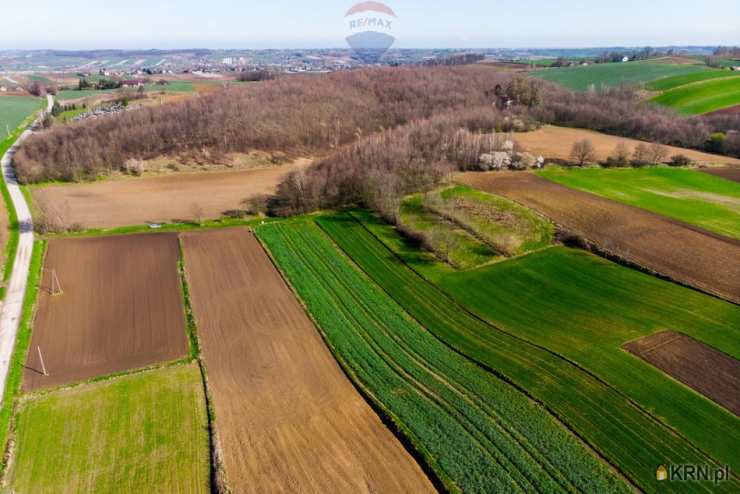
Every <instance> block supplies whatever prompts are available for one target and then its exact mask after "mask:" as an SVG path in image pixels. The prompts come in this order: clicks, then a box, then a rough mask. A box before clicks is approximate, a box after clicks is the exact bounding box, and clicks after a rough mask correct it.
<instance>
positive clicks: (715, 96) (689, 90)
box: [652, 77, 740, 115]
mask: <svg viewBox="0 0 740 494" xmlns="http://www.w3.org/2000/svg"><path fill="white" fill-rule="evenodd" d="M652 101H653V102H655V103H658V104H660V105H663V106H668V107H671V108H673V109H675V110H677V111H679V112H681V113H684V114H687V115H700V114H702V113H709V112H712V111H715V110H720V109H722V108H727V107H730V106H735V105H740V77H727V78H723V79H714V80H709V81H706V82H701V83H696V84H688V85H685V86H680V87H677V88H675V89H671V90H669V91H666V92H664V93H662V94H660V95H659V96H656V97H655V98H653V99H652Z"/></svg>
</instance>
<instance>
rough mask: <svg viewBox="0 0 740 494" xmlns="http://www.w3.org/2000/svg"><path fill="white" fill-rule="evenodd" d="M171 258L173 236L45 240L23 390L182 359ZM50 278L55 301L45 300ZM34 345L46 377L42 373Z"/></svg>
mask: <svg viewBox="0 0 740 494" xmlns="http://www.w3.org/2000/svg"><path fill="white" fill-rule="evenodd" d="M178 256H179V247H178V242H177V236H176V235H175V234H153V235H130V236H123V237H106V238H102V237H101V238H84V239H64V240H51V241H50V242H49V248H48V251H47V254H46V259H45V261H44V274H43V279H42V283H41V288H40V290H39V302H38V313H37V315H36V319H35V322H34V327H33V338H32V341H31V347H30V351H29V354H28V360H27V362H26V370H25V373H24V381H23V386H24V388H25V389H26V390H34V389H38V388H47V387H51V386H57V385H61V384H66V383H70V382H75V381H81V380H86V379H90V378H93V377H96V376H101V375H106V374H111V373H114V372H119V371H124V370H127V369H133V368H139V367H144V366H147V365H149V364H153V363H156V362H162V361H168V360H174V359H177V358H179V357H183V356H185V354H186V353H187V348H188V346H187V338H186V334H185V322H184V310H183V305H182V296H181V293H180V281H179V276H178V273H177V260H178ZM53 272H55V273H56V275H57V277H58V280H59V283H60V284H61V288H62V291H63V292H62V294H61V295H51V293H50V292H51V290H52V273H53ZM54 288H56V286H54ZM39 346H40V347H41V352H42V355H43V359H44V363H45V364H46V369H47V371H48V373H49V376H43V375H42V373H41V369H42V367H41V364H40V361H39V355H38V347H39Z"/></svg>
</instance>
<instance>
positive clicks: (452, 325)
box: [318, 216, 731, 492]
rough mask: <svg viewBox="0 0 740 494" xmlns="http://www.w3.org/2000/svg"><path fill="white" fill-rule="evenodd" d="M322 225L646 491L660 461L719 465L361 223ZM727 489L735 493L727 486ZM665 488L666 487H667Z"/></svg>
mask: <svg viewBox="0 0 740 494" xmlns="http://www.w3.org/2000/svg"><path fill="white" fill-rule="evenodd" d="M318 222H319V224H320V225H321V226H322V228H323V229H324V230H325V231H326V232H327V233H329V235H330V236H331V237H332V238H333V239H334V240H335V241H336V242H337V243H338V244H339V245H340V247H342V249H343V250H344V251H345V252H346V253H348V255H350V257H351V258H352V259H353V260H354V261H355V262H357V263H358V264H359V265H360V266H361V267H362V268H363V270H364V271H365V272H366V273H368V274H369V276H370V277H371V278H372V279H374V280H375V281H376V282H377V283H378V284H379V285H380V286H381V287H382V288H383V289H384V290H385V291H386V292H387V293H388V294H390V295H391V296H392V297H393V298H394V299H395V300H396V301H398V302H399V303H400V304H401V305H402V306H403V307H404V308H405V309H406V310H407V311H408V312H409V313H410V314H411V315H412V316H413V317H414V318H415V319H417V320H418V321H419V322H421V323H422V324H423V325H424V326H425V327H427V328H428V329H429V330H430V331H432V332H433V333H434V334H435V335H436V336H437V337H438V338H440V339H441V340H442V341H444V342H445V343H447V344H448V345H449V346H451V347H452V348H454V349H456V350H458V351H459V352H461V353H463V354H465V355H467V356H469V357H470V358H471V359H473V360H475V361H477V362H479V363H480V364H481V365H484V366H486V367H487V368H488V369H490V370H491V371H492V372H494V373H496V374H499V375H502V376H504V377H505V378H507V379H509V380H511V381H512V382H514V383H515V384H517V385H518V386H520V387H521V388H522V389H526V390H527V392H528V393H529V394H530V395H531V396H532V397H533V398H535V399H536V400H538V401H540V402H541V403H544V404H546V405H547V407H548V408H549V409H551V410H553V411H554V412H555V413H556V414H557V415H558V416H559V417H560V418H561V419H562V420H563V421H564V422H566V423H567V424H568V425H569V426H570V427H572V428H573V429H574V430H578V431H579V434H580V435H581V436H582V437H583V438H584V439H585V440H586V441H587V442H588V443H589V444H591V445H592V446H593V447H594V448H595V449H597V450H598V451H600V452H601V454H603V455H604V456H605V457H606V458H608V459H609V461H610V462H611V463H612V464H614V465H615V466H617V467H618V468H619V469H620V470H621V471H622V472H624V473H625V474H626V475H627V476H628V477H629V478H630V479H632V480H633V481H634V482H635V483H636V484H637V485H638V486H640V488H642V489H643V490H646V491H650V492H652V491H656V490H657V488H658V484H657V483H656V481H655V472H654V468H655V466H654V465H653V463H655V461H656V458H657V459H659V461H675V462H685V461H695V462H697V463H702V464H703V463H707V462H710V463H715V464H716V463H718V462H717V461H716V460H714V459H712V458H711V457H710V456H709V455H708V454H706V453H704V452H702V451H700V450H699V449H698V448H696V447H695V446H694V445H693V444H691V443H689V442H688V441H686V440H685V438H683V437H681V436H680V435H678V434H676V433H675V432H674V431H672V430H671V429H669V428H668V427H666V426H665V425H664V424H662V423H661V422H660V421H659V420H656V419H655V418H654V417H652V416H651V415H649V414H648V413H647V412H646V411H645V410H643V409H640V408H639V407H637V406H635V405H634V404H633V403H632V402H630V401H629V400H628V399H627V398H626V397H625V396H624V395H622V394H621V393H619V392H617V391H616V390H614V389H613V388H611V387H610V386H608V385H606V384H605V383H603V382H602V381H600V380H599V379H596V378H595V377H594V376H592V375H591V374H589V373H587V372H584V371H583V370H582V369H580V368H579V367H577V366H575V365H573V364H572V363H570V362H569V361H567V360H565V359H563V358H561V357H559V356H558V355H555V354H552V353H551V352H548V351H546V350H544V349H543V348H541V347H538V346H536V345H532V344H530V343H527V342H526V341H523V340H521V339H519V338H516V337H514V336H512V335H510V334H508V333H506V332H503V331H501V330H499V329H498V328H496V327H494V326H492V325H490V324H487V323H486V322H484V321H482V320H480V319H478V318H477V317H474V316H472V315H471V314H470V313H469V312H467V311H466V310H465V309H463V308H462V307H460V306H459V305H458V304H457V303H456V302H455V301H454V300H452V299H451V298H449V296H447V295H446V294H444V293H443V292H441V291H440V290H439V289H437V288H436V287H434V286H433V285H431V284H430V283H428V282H426V280H424V279H423V278H421V277H420V276H418V275H417V274H416V273H414V272H413V271H412V270H411V269H409V268H408V267H407V266H405V265H403V264H402V263H401V262H400V260H399V259H398V258H396V257H395V256H394V255H393V253H391V252H390V251H389V250H388V249H387V248H386V247H385V246H384V245H383V244H381V243H380V242H379V241H378V240H377V239H376V238H374V237H373V236H372V235H371V233H370V232H369V231H367V230H366V229H365V228H363V226H362V225H360V224H359V223H358V222H357V221H355V220H353V219H351V218H349V217H347V216H337V217H328V218H320V219H319V220H318ZM556 383H557V386H555V384H556ZM689 458H691V460H688V459H689ZM723 487H725V488H728V487H730V490H731V486H730V485H729V484H728V485H725V486H723ZM665 488H666V486H661V490H662V489H665ZM667 488H669V489H670V488H671V486H667ZM674 488H676V487H674ZM686 488H688V489H689V490H691V489H695V490H698V491H701V490H703V489H705V487H703V486H701V485H691V486H681V489H686Z"/></svg>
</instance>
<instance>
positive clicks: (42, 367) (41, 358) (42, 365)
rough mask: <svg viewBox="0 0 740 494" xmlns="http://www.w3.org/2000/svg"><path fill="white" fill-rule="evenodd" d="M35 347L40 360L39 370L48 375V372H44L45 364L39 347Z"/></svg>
mask: <svg viewBox="0 0 740 494" xmlns="http://www.w3.org/2000/svg"><path fill="white" fill-rule="evenodd" d="M36 349H37V350H38V351H39V360H40V361H41V371H42V372H43V373H44V376H48V375H49V373H48V372H46V365H44V357H43V356H42V355H41V347H40V346H37V347H36Z"/></svg>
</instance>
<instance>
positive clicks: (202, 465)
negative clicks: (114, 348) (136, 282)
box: [9, 364, 210, 493]
mask: <svg viewBox="0 0 740 494" xmlns="http://www.w3.org/2000/svg"><path fill="white" fill-rule="evenodd" d="M206 421H207V417H206V406H205V399H204V395H203V385H202V383H201V380H200V372H199V370H198V368H197V366H195V365H192V364H191V365H177V366H172V367H168V368H164V369H159V370H154V371H147V372H141V373H137V374H133V375H129V376H123V377H119V378H116V379H113V380H110V381H102V382H97V383H93V384H85V385H81V386H77V387H74V388H70V389H62V390H59V391H54V392H50V393H46V394H41V395H36V396H30V397H28V398H26V401H25V402H24V403H23V404H22V405H21V406H20V411H19V413H18V416H17V419H16V433H15V444H16V446H15V449H14V458H13V460H12V466H11V470H10V472H9V484H10V487H11V488H12V490H13V491H14V492H121V493H124V492H203V493H206V492H210V453H209V446H208V433H207V425H206V424H207V422H206Z"/></svg>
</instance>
